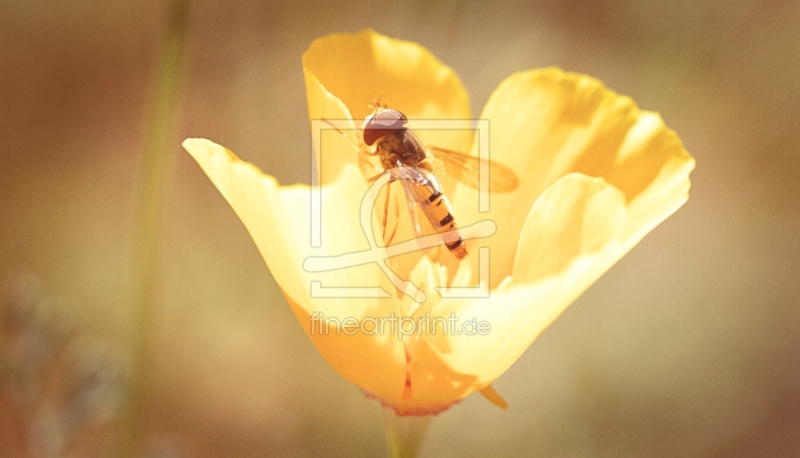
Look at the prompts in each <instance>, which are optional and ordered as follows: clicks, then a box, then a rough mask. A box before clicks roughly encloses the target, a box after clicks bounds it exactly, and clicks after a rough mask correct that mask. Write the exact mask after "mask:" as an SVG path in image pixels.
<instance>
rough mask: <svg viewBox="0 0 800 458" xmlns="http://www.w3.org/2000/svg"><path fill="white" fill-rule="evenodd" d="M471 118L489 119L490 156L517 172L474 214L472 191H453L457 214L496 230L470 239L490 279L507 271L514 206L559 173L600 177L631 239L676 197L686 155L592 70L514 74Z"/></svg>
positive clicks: (683, 181)
mask: <svg viewBox="0 0 800 458" xmlns="http://www.w3.org/2000/svg"><path fill="white" fill-rule="evenodd" d="M481 118H484V119H489V120H490V127H491V132H490V135H491V136H490V155H491V159H492V160H496V161H499V162H501V163H504V164H507V165H509V166H511V167H512V168H513V169H514V170H515V171H517V173H518V174H519V178H520V186H519V188H518V189H517V191H516V192H514V193H511V194H498V195H492V197H491V212H490V213H483V214H479V213H477V212H476V207H477V205H475V202H477V196H476V195H475V194H474V193H473V192H472V191H470V190H469V189H467V188H465V187H459V188H458V189H457V190H456V197H455V198H454V199H453V200H454V209H455V211H456V212H457V218H460V219H461V221H464V222H472V221H478V220H480V219H486V218H490V219H492V220H494V221H495V222H496V223H497V226H498V229H497V232H496V234H495V235H494V236H493V237H491V238H489V239H486V240H485V241H484V240H482V241H480V243H477V244H476V245H475V246H476V247H477V246H489V247H490V248H491V277H492V285H493V286H494V285H497V284H498V283H499V282H500V281H501V280H502V279H503V278H505V277H506V276H508V275H510V274H511V269H512V266H513V265H514V256H515V254H516V247H517V244H518V241H519V240H520V234H521V233H522V227H523V224H524V223H525V220H526V218H527V212H526V211H525V210H524V209H529V208H531V206H532V205H533V203H534V202H535V201H536V199H537V198H538V197H539V196H540V195H541V194H542V193H543V192H544V191H545V190H546V189H547V188H548V187H550V186H551V185H552V184H553V183H555V182H556V180H558V179H559V178H561V177H563V176H564V175H566V174H568V173H571V172H580V173H583V174H586V175H589V176H595V177H602V178H604V179H605V180H606V181H607V182H608V183H610V184H611V185H613V186H614V187H616V188H618V189H619V190H620V191H622V193H623V194H624V195H625V199H626V202H627V205H628V207H629V209H628V217H629V221H630V225H631V227H630V228H629V230H628V235H630V236H631V237H633V235H632V234H639V236H638V237H639V238H641V236H643V235H644V234H645V233H646V232H647V231H649V230H650V229H652V228H653V227H654V226H655V225H656V224H658V222H660V221H661V220H663V219H664V218H666V217H667V216H668V215H669V214H671V213H672V212H674V211H675V210H676V209H677V208H678V207H679V206H680V205H681V204H682V203H683V202H684V201H685V198H686V192H687V190H688V188H689V180H688V175H689V172H690V171H691V170H692V168H693V167H694V160H693V159H692V158H691V156H689V154H688V153H687V152H686V151H685V150H684V148H683V146H682V145H681V143H680V140H679V139H678V137H677V136H676V135H675V133H674V132H672V131H671V130H669V129H667V128H666V127H665V126H664V123H663V121H662V120H661V118H660V117H658V115H657V114H654V113H649V112H645V111H640V110H639V109H638V108H637V107H636V105H635V104H634V103H633V101H632V100H631V99H630V98H628V97H625V96H621V95H618V94H616V93H614V92H613V91H610V90H608V89H606V88H605V87H604V86H603V85H602V83H600V82H599V81H597V80H596V79H594V78H591V77H588V76H584V75H578V74H574V73H566V72H563V71H561V70H559V69H556V68H548V69H543V70H533V71H528V72H522V73H517V74H515V75H512V76H511V77H509V78H508V79H506V80H505V81H504V82H503V83H502V84H501V85H500V86H499V87H498V88H497V89H496V90H495V92H494V93H493V94H492V96H491V98H490V100H489V102H488V103H487V105H486V107H485V108H484V110H483V113H482V115H481ZM475 154H477V152H475ZM454 213H455V212H454ZM462 224H464V223H462ZM642 231H644V232H642ZM631 240H632V239H631ZM636 241H638V239H637V240H636ZM636 241H633V242H632V243H631V244H630V247H632V246H633V245H635V243H636ZM630 247H628V249H630ZM473 251H475V250H474V249H473ZM473 262H475V260H473Z"/></svg>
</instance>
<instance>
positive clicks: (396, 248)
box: [303, 120, 497, 303]
mask: <svg viewBox="0 0 800 458" xmlns="http://www.w3.org/2000/svg"><path fill="white" fill-rule="evenodd" d="M311 124H312V125H311V127H312V135H313V139H312V141H313V142H314V147H315V148H317V150H318V151H319V152H320V154H319V156H318V157H319V158H320V160H321V158H322V148H321V139H322V132H323V131H324V130H339V131H340V132H341V131H345V130H348V129H350V130H352V121H350V120H341V121H330V120H326V121H320V120H315V121H312V123H311ZM409 128H413V129H414V130H425V129H430V130H448V129H449V130H466V129H470V130H474V131H475V133H476V135H477V138H478V145H479V148H478V153H479V154H478V155H479V157H480V158H481V159H482V161H481V162H480V164H481V165H480V168H479V180H480V183H488V181H489V180H488V178H489V169H488V167H486V166H485V164H488V162H489V121H488V120H438V121H415V122H413V126H412V125H409ZM311 163H312V171H311V173H312V182H315V180H316V170H314V160H313V159H312V161H311ZM393 180H411V181H417V182H423V181H426V180H427V181H430V180H433V181H435V180H436V178H435V177H434V176H433V175H432V174H431V173H430V172H428V171H427V170H424V169H419V168H416V167H402V168H401V169H389V170H387V171H385V172H384V173H383V174H382V175H381V176H380V177H378V178H377V179H376V180H375V181H374V182H373V183H372V185H371V186H370V188H369V190H368V192H367V194H366V195H365V196H364V198H363V200H362V202H361V207H360V215H359V216H360V223H361V228H362V230H363V232H364V235H365V236H366V238H367V240H368V242H369V245H370V248H369V249H368V250H365V251H361V252H357V253H347V254H343V255H340V256H328V257H315V256H311V257H308V258H306V260H305V262H304V264H303V268H304V269H305V270H306V271H308V272H324V271H330V270H336V269H346V268H349V267H355V266H358V265H362V264H367V263H371V262H374V263H376V264H377V265H378V266H379V267H380V269H381V270H382V271H383V272H384V274H385V275H386V276H387V277H388V278H389V279H390V280H391V281H392V283H393V284H394V286H395V287H396V288H397V289H398V290H399V291H402V292H403V293H404V294H406V295H408V296H410V297H412V298H413V299H414V300H415V301H416V302H419V303H422V302H424V301H425V300H426V296H425V293H423V292H422V291H421V290H420V289H419V288H417V286H416V285H414V284H413V283H412V282H411V281H407V280H403V279H401V278H400V277H399V276H398V275H397V274H396V273H395V272H394V271H392V269H391V268H390V267H389V265H388V263H387V260H388V258H390V257H393V256H398V255H401V254H405V253H409V252H412V251H419V250H424V249H428V248H432V247H434V246H437V245H441V244H442V236H441V235H440V234H438V233H434V234H431V235H427V236H423V237H419V238H416V239H412V240H408V241H405V242H401V243H397V244H394V245H390V246H386V247H381V246H378V244H377V243H376V241H375V237H374V234H373V232H372V230H371V221H372V212H373V208H374V207H375V202H376V200H377V198H378V194H379V193H380V191H381V189H382V188H383V187H384V186H385V185H386V184H388V183H389V182H390V181H393ZM434 185H435V186H437V187H438V183H434ZM478 195H479V205H478V209H479V211H480V212H482V213H485V212H488V211H489V193H488V189H479V193H478ZM321 200H322V191H321V188H320V186H319V185H315V186H312V187H311V246H312V247H321V246H322V224H323V222H322V209H321ZM496 230H497V226H496V224H495V223H494V221H490V220H483V221H479V222H477V223H475V224H473V225H471V226H465V227H459V228H458V233H459V235H460V236H461V238H462V239H463V240H469V239H473V238H479V237H488V236H490V235H492V234H494V233H495V231H496ZM478 259H479V260H478V265H479V269H478V270H479V272H478V273H479V275H478V285H479V286H477V287H466V288H456V287H453V288H444V287H436V288H435V289H436V290H437V291H438V292H439V294H440V295H441V296H442V297H443V298H479V297H489V249H488V248H480V249H479V252H478ZM310 286H311V297H317V298H324V297H329V298H330V297H335V298H364V297H375V298H387V297H391V295H390V294H389V293H387V292H386V291H385V290H383V289H382V288H380V287H359V288H352V287H351V288H343V287H337V286H335V285H334V286H329V285H326V286H323V285H322V284H321V282H318V281H315V282H311V285H310Z"/></svg>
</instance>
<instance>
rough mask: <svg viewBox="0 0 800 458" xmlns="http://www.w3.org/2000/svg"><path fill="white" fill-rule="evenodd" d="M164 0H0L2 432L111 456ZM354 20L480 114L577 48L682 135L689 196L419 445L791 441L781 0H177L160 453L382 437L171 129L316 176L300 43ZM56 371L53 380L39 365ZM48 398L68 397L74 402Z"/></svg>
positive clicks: (153, 361) (649, 450)
mask: <svg viewBox="0 0 800 458" xmlns="http://www.w3.org/2000/svg"><path fill="white" fill-rule="evenodd" d="M166 10H167V6H166V3H162V2H157V1H118V0H114V1H111V0H102V1H71V2H47V1H42V0H4V1H3V2H2V3H0V284H1V285H2V287H3V296H2V297H3V300H2V302H0V304H2V307H3V310H2V312H3V313H2V316H3V317H4V318H3V319H2V321H0V324H2V325H3V327H2V329H3V335H2V340H1V342H2V345H3V347H2V351H3V353H2V355H3V359H2V361H3V362H2V365H0V372H2V377H3V378H2V382H0V456H2V457H22V456H76V457H77V456H115V452H114V451H113V450H114V448H113V442H114V440H115V437H116V434H117V433H116V431H117V430H118V429H120V428H121V427H122V426H123V422H120V421H119V420H118V412H119V411H120V410H119V403H120V402H121V399H120V398H121V397H122V395H121V394H120V393H121V392H122V391H121V390H122V388H120V387H121V386H122V385H124V384H125V383H126V381H127V380H129V379H130V377H131V374H130V367H131V364H130V358H131V357H130V354H132V353H134V354H135V353H136V351H139V350H137V349H135V348H131V347H132V346H133V345H134V344H135V342H137V339H136V336H132V335H131V334H132V332H133V331H132V330H133V329H135V327H134V326H133V325H132V321H133V318H132V317H134V316H136V313H137V312H136V311H135V310H134V308H135V306H136V304H135V301H134V300H133V299H132V295H133V294H134V286H133V279H132V275H133V260H134V259H135V255H136V253H135V246H134V219H135V201H136V192H137V189H138V179H139V178H138V170H139V168H140V162H141V157H142V150H143V147H144V132H145V116H146V114H147V113H148V106H149V105H148V104H149V103H150V102H149V100H150V98H149V95H148V94H149V91H150V88H151V87H152V84H151V77H152V73H153V62H154V56H155V54H156V51H157V50H158V49H159V45H158V43H159V42H160V40H161V37H162V36H163V34H164V30H165V28H166ZM367 27H371V28H375V29H376V30H377V31H379V32H381V33H384V34H386V35H389V36H392V37H397V38H402V39H407V40H412V41H415V42H418V43H421V44H422V45H424V46H426V47H428V48H429V49H430V50H431V51H433V53H434V54H436V55H437V56H438V57H439V58H440V59H441V60H442V61H443V62H444V63H445V64H447V65H449V66H451V67H452V68H453V69H454V70H455V71H456V72H457V73H458V74H459V75H460V76H461V78H462V80H463V82H464V84H465V86H466V88H467V90H468V91H469V93H470V96H471V103H472V111H473V113H474V114H475V115H477V114H478V113H480V110H481V108H482V106H483V105H484V103H485V102H486V100H487V99H488V97H489V95H490V94H491V92H492V90H493V89H494V88H495V87H496V86H497V85H498V84H499V83H500V82H501V81H502V80H503V79H504V78H505V77H507V76H508V75H510V74H511V73H512V72H515V71H519V70H525V69H530V68H536V67H543V66H549V65H557V66H560V67H562V68H564V69H566V70H570V71H577V72H583V73H587V74H591V75H593V76H595V77H597V78H599V79H601V80H602V81H604V82H605V84H606V85H607V86H608V87H610V88H612V89H613V90H615V91H617V92H619V93H622V94H626V95H629V96H631V97H632V98H633V99H634V100H636V102H637V103H638V104H639V106H640V107H642V108H644V109H647V110H653V111H658V112H660V113H661V115H662V116H663V118H664V119H665V121H666V123H667V125H668V126H669V127H671V128H672V129H674V130H675V131H677V132H678V134H679V135H680V137H681V139H682V140H683V142H684V143H685V145H686V148H687V149H688V151H689V152H690V153H692V154H693V155H694V157H695V158H696V159H697V169H696V171H695V172H694V173H693V174H692V182H693V185H692V190H691V194H690V196H691V197H690V199H689V201H688V203H687V204H686V205H685V206H684V207H683V208H681V209H680V210H679V211H678V212H677V213H676V214H675V215H674V216H673V217H671V218H669V219H668V220H667V221H666V222H665V223H663V224H662V225H661V226H659V227H658V228H657V229H656V230H655V231H654V232H653V233H651V234H650V235H648V236H647V237H646V238H645V239H644V241H643V242H641V243H640V244H639V245H638V246H637V247H636V248H635V249H634V250H633V251H632V252H631V253H630V254H628V255H627V256H625V258H623V259H622V261H621V262H619V264H617V265H616V266H615V267H613V268H612V269H611V270H610V271H609V272H608V273H607V274H606V275H605V276H603V277H602V279H601V280H600V281H599V282H598V283H597V284H595V285H594V286H593V287H591V288H590V289H589V290H588V291H587V292H586V293H585V294H584V295H583V296H582V297H581V298H580V299H579V300H578V301H577V302H575V303H574V304H573V305H572V306H571V307H570V308H569V309H568V310H567V311H566V312H565V313H564V314H563V315H562V316H561V317H560V318H559V319H558V320H557V321H556V322H555V324H553V325H552V326H551V327H550V328H549V329H548V330H546V331H545V332H544V334H543V335H542V336H541V337H540V338H539V339H538V340H537V341H536V342H535V343H534V344H533V346H532V347H531V348H530V349H529V350H528V351H527V352H526V353H525V354H524V355H523V357H522V358H521V359H520V360H519V361H518V362H517V363H516V364H515V365H514V366H513V367H512V368H511V369H510V370H509V371H508V372H507V373H506V374H505V375H503V376H502V377H501V378H500V379H499V380H498V381H497V382H496V383H495V384H494V386H495V387H496V389H497V390H498V391H499V392H500V393H501V394H502V395H503V396H504V397H505V398H506V399H507V400H508V402H509V404H510V407H509V409H508V410H507V411H503V410H500V409H498V408H496V407H494V406H492V405H490V404H489V403H488V402H486V401H485V400H484V399H482V398H481V397H480V396H472V397H470V398H467V399H466V400H464V401H463V402H461V403H460V404H458V405H455V406H454V407H452V408H451V409H450V410H449V411H447V412H446V413H444V414H442V415H440V416H439V417H436V418H435V419H434V420H433V421H432V422H431V426H430V429H429V431H428V434H427V437H426V439H425V442H424V444H423V448H422V451H421V456H423V457H468V456H469V457H491V456H502V457H508V456H536V457H678V456H679V457H766V456H768V457H795V456H799V455H800V307H799V306H800V281H798V280H800V278H798V277H799V275H798V274H800V241H798V236H800V129H798V127H797V126H798V119H800V84H798V83H799V82H800V3H798V2H796V1H794V0H774V1H773V0H769V1H766V0H733V1H723V0H694V1H679V2H664V1H657V0H646V1H633V0H628V1H603V0H596V1H589V0H572V1H553V2H531V3H524V2H503V3H497V2H492V3H489V2H486V3H484V2H464V1H441V2H425V1H416V2H402V1H393V2H379V1H360V2H347V3H344V2H336V1H320V2H316V3H294V2H267V1H256V0H244V1H238V2H226V1H220V0H195V1H192V2H191V3H190V5H189V10H188V22H187V26H186V42H185V44H186V48H185V65H184V71H183V87H182V92H181V98H180V104H179V106H180V110H179V116H178V118H177V120H176V124H175V130H174V132H173V133H172V135H171V137H172V138H173V140H174V141H173V142H172V145H173V146H172V148H171V150H170V154H171V158H172V159H171V160H170V162H169V164H168V165H169V172H168V177H167V181H166V183H167V184H166V189H165V191H164V203H163V213H162V220H161V222H162V224H161V227H160V230H159V245H158V247H159V251H158V258H157V259H158V265H157V271H156V278H157V282H156V300H155V304H154V307H153V310H154V313H153V315H152V317H151V319H152V323H151V326H150V329H151V331H152V332H151V333H150V335H149V337H148V339H147V341H148V342H149V343H148V345H147V347H146V350H147V354H148V355H150V363H149V365H148V371H147V379H146V387H145V391H144V393H145V394H144V398H143V399H142V402H143V404H142V405H143V409H144V410H143V415H144V419H145V420H144V421H143V422H142V423H141V424H140V425H139V426H140V428H141V430H142V434H143V439H142V440H143V441H144V442H145V443H146V444H147V450H149V452H148V453H149V454H150V456H159V457H233V456H236V457H265V456H270V457H271V456H275V457H311V456H332V457H334V456H338V457H350V456H384V454H385V453H386V452H385V441H384V436H383V426H382V413H381V409H380V407H379V405H378V404H377V403H376V402H374V401H371V400H368V399H366V398H365V397H364V396H363V395H362V394H361V392H360V391H359V390H358V389H357V388H356V387H355V386H353V385H351V384H350V383H348V382H346V381H345V380H343V379H342V378H341V377H340V376H339V375H337V374H336V373H335V372H334V371H333V369H331V368H330V367H329V366H328V365H327V364H326V363H325V361H324V360H323V359H322V358H321V357H320V356H319V354H318V353H317V351H316V350H315V349H314V347H313V346H312V344H311V342H310V341H309V340H308V339H307V337H306V336H305V335H304V333H303V331H302V330H301V328H300V326H299V325H298V323H297V322H296V319H295V317H294V315H293V314H292V312H291V311H290V309H289V307H288V305H287V304H286V301H285V299H284V298H283V297H282V295H281V293H280V291H279V289H278V287H277V285H276V284H275V282H274V280H273V279H272V277H271V275H270V273H269V271H268V270H267V268H266V266H265V265H264V263H263V261H262V259H261V258H260V256H259V254H258V252H257V250H256V248H255V246H254V244H253V242H252V240H251V238H250V237H249V235H248V234H247V232H246V230H245V229H244V226H243V225H242V224H241V223H240V222H239V219H238V218H237V217H236V216H235V215H234V213H233V211H232V210H231V209H230V207H229V206H228V205H227V203H226V202H225V201H224V200H223V198H222V197H221V196H220V195H219V193H218V192H217V191H216V189H215V188H214V187H213V186H212V185H211V183H210V182H209V180H208V179H207V178H206V177H205V176H204V174H203V173H202V172H201V170H200V168H199V167H198V166H197V164H196V163H194V161H193V160H192V159H191V158H190V156H189V155H188V154H186V153H184V152H183V150H182V149H181V148H180V141H181V140H182V139H184V138H186V137H192V136H200V137H206V138H210V139H213V140H215V141H217V142H219V143H222V144H225V145H226V146H228V147H229V148H231V149H232V150H234V151H236V152H237V153H238V154H239V155H240V156H242V157H243V158H245V159H246V160H249V161H251V162H254V163H255V164H257V165H258V166H260V167H261V168H262V169H263V170H265V171H267V172H268V173H270V174H273V175H275V176H276V177H277V178H278V179H279V180H280V181H281V182H282V183H293V182H306V183H307V182H308V181H309V176H308V170H309V157H310V154H309V151H310V135H309V128H308V120H307V112H306V100H305V94H304V83H303V75H302V70H301V63H300V56H301V54H302V53H303V52H304V51H305V49H306V48H307V47H308V45H309V44H310V43H311V41H312V40H313V39H315V38H317V37H320V36H323V35H326V34H328V33H332V32H356V31H359V30H362V29H364V28H367ZM54 380H55V381H54ZM65 418H66V419H65Z"/></svg>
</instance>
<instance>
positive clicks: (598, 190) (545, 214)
mask: <svg viewBox="0 0 800 458" xmlns="http://www.w3.org/2000/svg"><path fill="white" fill-rule="evenodd" d="M626 226H627V215H626V208H625V198H624V196H623V194H622V193H621V192H620V191H619V190H617V189H616V188H614V187H613V186H611V185H609V184H608V183H606V182H605V181H604V180H602V179H599V178H591V177H587V176H585V175H581V174H570V175H567V176H565V177H563V178H562V179H561V180H559V181H558V182H557V183H556V184H554V185H553V186H551V187H550V188H549V189H548V190H547V191H546V192H545V193H544V194H543V195H542V196H541V197H540V198H539V200H537V201H536V204H535V205H534V206H533V208H532V209H531V211H530V213H529V215H528V218H527V219H526V222H525V226H524V228H523V237H522V244H521V245H520V247H519V251H518V254H519V257H518V259H519V260H520V261H519V262H518V264H517V265H515V266H514V282H515V283H517V282H516V280H517V278H519V279H521V280H520V282H518V283H517V286H516V287H515V286H512V287H511V289H510V290H509V291H508V292H505V293H497V292H495V293H493V294H492V295H491V296H490V297H489V298H488V299H461V300H455V299H444V300H442V302H441V303H440V305H439V307H437V310H436V316H437V317H445V318H448V317H450V316H451V314H454V316H455V317H456V318H457V323H458V327H457V328H456V329H457V330H463V329H464V328H462V327H461V326H463V324H464V323H467V322H471V321H473V320H475V323H480V322H486V323H488V325H489V326H490V328H491V329H490V332H488V334H485V335H479V334H477V335H475V333H473V335H470V334H468V333H465V332H462V333H451V334H450V335H447V336H445V335H443V334H439V335H436V336H426V340H427V341H428V342H429V344H430V346H431V352H430V353H431V354H430V355H429V358H431V359H433V360H434V361H437V362H438V361H439V360H441V363H444V365H445V367H447V368H448V369H449V371H448V372H445V373H447V374H448V375H447V377H448V378H450V379H454V380H463V379H464V377H467V376H471V377H473V378H472V379H471V386H469V387H463V386H444V385H441V384H440V385H439V386H437V387H436V388H437V389H438V390H439V391H438V393H436V395H435V396H434V395H431V397H432V398H436V399H437V400H438V401H439V402H442V400H443V399H446V398H448V397H455V396H465V395H467V394H469V393H471V392H472V391H474V390H476V389H482V388H483V387H485V386H486V384H488V383H490V382H492V381H493V380H495V379H496V378H497V377H499V376H500V375H501V374H502V373H503V372H504V371H505V370H506V369H507V368H508V367H509V366H510V365H511V364H512V363H513V362H514V361H516V360H517V358H519V356H520V355H522V353H523V352H524V351H525V349H527V348H528V346H529V345H530V344H531V343H532V342H533V340H534V339H535V338H536V337H537V336H538V335H539V333H541V332H542V331H543V330H544V329H545V328H546V327H547V326H549V325H550V323H552V321H553V320H555V319H556V317H558V315H559V314H560V313H561V312H562V311H563V310H564V309H565V308H566V307H567V306H568V305H569V304H570V303H571V302H572V301H574V300H575V298H577V297H578V296H579V295H580V294H581V293H582V292H583V291H584V290H585V289H586V288H587V287H588V285H589V284H591V282H588V283H587V282H586V280H587V279H593V278H596V276H595V271H596V270H597V268H598V266H601V265H603V263H604V261H605V259H606V258H607V256H609V254H611V253H614V252H615V250H616V249H617V248H618V247H619V246H620V244H621V243H622V241H623V240H624V229H625V227H626ZM522 259H525V260H526V261H521V260H522ZM592 281H593V280H592ZM520 285H521V286H520ZM470 329H471V328H470ZM415 352H416V348H415ZM415 358H416V353H415ZM453 374H456V375H453ZM459 377H460V378H459Z"/></svg>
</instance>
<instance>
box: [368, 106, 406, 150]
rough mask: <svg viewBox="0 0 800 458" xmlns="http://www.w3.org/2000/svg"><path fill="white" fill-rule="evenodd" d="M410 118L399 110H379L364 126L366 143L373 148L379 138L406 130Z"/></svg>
mask: <svg viewBox="0 0 800 458" xmlns="http://www.w3.org/2000/svg"><path fill="white" fill-rule="evenodd" d="M406 123H408V118H406V115H404V114H403V113H401V112H399V111H397V110H385V109H384V110H379V111H378V112H377V113H375V115H374V116H372V117H371V118H369V119H367V122H366V123H365V125H364V142H365V143H366V144H367V145H369V146H372V145H373V144H374V143H375V142H376V141H378V139H379V138H381V137H385V136H387V135H391V134H393V133H395V132H397V131H398V130H402V129H405V125H406Z"/></svg>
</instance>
